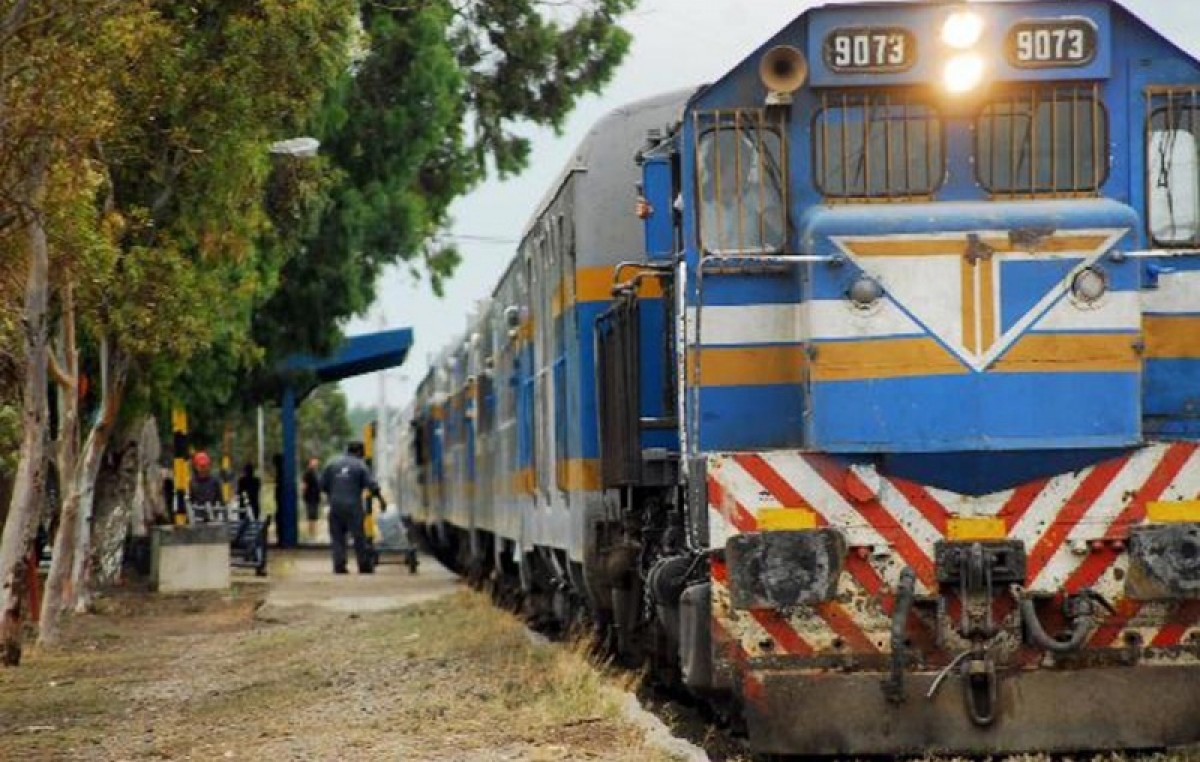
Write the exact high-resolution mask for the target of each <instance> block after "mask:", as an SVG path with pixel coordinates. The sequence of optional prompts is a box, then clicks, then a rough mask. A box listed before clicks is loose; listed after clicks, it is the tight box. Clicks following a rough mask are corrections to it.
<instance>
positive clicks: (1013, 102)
mask: <svg viewBox="0 0 1200 762" xmlns="http://www.w3.org/2000/svg"><path fill="white" fill-rule="evenodd" d="M975 137H976V142H977V146H976V149H977V150H976V170H977V173H978V178H979V184H980V185H982V186H983V188H984V189H985V190H987V191H988V192H989V193H992V194H995V195H999V196H1039V195H1045V196H1055V195H1062V196H1074V195H1079V194H1091V193H1095V192H1096V191H1098V190H1099V188H1100V186H1101V185H1102V184H1103V183H1104V180H1105V177H1106V175H1107V172H1108V117H1107V114H1106V112H1105V110H1104V106H1103V104H1101V102H1100V97H1099V92H1098V88H1097V87H1096V86H1094V85H1086V86H1069V87H1059V86H1049V87H1045V86H1039V87H1035V88H1031V89H1021V90H1013V91H1011V92H1009V93H1006V94H1004V95H1002V96H1000V97H998V98H996V99H995V100H993V101H991V102H990V103H988V104H986V105H985V106H984V107H983V110H982V111H980V113H979V117H978V119H977V120H976V123H975Z"/></svg>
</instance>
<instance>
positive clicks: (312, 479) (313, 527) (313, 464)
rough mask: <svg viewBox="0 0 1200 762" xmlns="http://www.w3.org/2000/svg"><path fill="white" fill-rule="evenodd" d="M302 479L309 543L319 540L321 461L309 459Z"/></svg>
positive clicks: (301, 495)
mask: <svg viewBox="0 0 1200 762" xmlns="http://www.w3.org/2000/svg"><path fill="white" fill-rule="evenodd" d="M300 478H301V485H300V497H301V498H302V499H303V500H304V513H305V516H306V517H307V518H308V541H309V542H315V541H316V539H317V521H318V520H319V519H320V518H321V461H319V460H317V459H316V458H309V459H308V468H306V469H304V475H303V476H301V477H300Z"/></svg>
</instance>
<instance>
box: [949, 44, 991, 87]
mask: <svg viewBox="0 0 1200 762" xmlns="http://www.w3.org/2000/svg"><path fill="white" fill-rule="evenodd" d="M984 71H985V65H984V63H983V56H981V55H979V54H978V53H959V54H958V55H956V56H953V57H952V58H951V59H950V60H949V61H947V62H946V69H945V72H944V73H943V81H944V82H945V85H946V89H947V90H948V91H950V93H951V94H953V95H961V94H963V93H968V92H970V91H972V90H974V89H975V88H977V87H979V84H980V83H981V82H983V75H984Z"/></svg>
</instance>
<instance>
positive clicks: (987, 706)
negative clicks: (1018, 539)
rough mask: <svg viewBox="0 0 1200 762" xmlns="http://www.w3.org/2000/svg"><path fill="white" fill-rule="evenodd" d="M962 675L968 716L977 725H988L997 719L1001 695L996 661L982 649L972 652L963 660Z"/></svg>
mask: <svg viewBox="0 0 1200 762" xmlns="http://www.w3.org/2000/svg"><path fill="white" fill-rule="evenodd" d="M962 677H963V696H964V699H965V701H966V707H967V716H968V717H970V718H971V722H973V723H975V724H976V725H978V726H980V727H988V726H989V725H991V724H992V723H994V722H995V721H996V704H997V701H996V699H997V697H998V696H999V695H1000V691H999V686H998V682H997V677H996V663H995V662H994V661H993V660H992V658H991V657H990V656H988V655H987V654H986V653H983V652H982V651H979V652H975V653H972V654H971V656H970V657H969V658H968V659H967V660H966V661H964V662H963V665H962Z"/></svg>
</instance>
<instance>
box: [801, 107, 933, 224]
mask: <svg viewBox="0 0 1200 762" xmlns="http://www.w3.org/2000/svg"><path fill="white" fill-rule="evenodd" d="M813 145H814V154H815V156H814V162H813V166H814V170H815V180H816V185H817V188H818V189H819V190H820V191H821V193H822V195H824V196H825V197H826V198H829V199H883V200H892V201H904V200H911V199H916V198H927V197H929V196H932V195H933V193H934V192H935V191H936V190H937V189H938V188H939V187H940V186H941V184H942V180H943V178H944V176H945V160H944V156H943V149H942V121H941V117H940V115H939V114H938V112H937V111H936V110H935V109H934V108H933V107H932V106H930V105H928V104H925V103H921V102H919V101H914V100H912V99H911V98H910V96H909V95H908V94H907V93H903V92H882V93H874V92H855V93H850V92H842V93H823V94H822V95H821V107H820V109H819V110H818V111H817V113H816V115H815V116H814V117H813Z"/></svg>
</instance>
